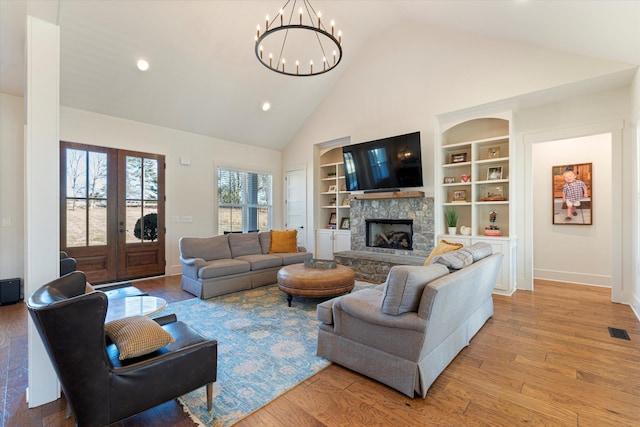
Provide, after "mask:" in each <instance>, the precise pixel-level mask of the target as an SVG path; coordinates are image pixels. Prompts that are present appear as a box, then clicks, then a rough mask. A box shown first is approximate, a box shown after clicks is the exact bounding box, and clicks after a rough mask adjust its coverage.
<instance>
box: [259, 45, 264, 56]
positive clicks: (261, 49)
mask: <svg viewBox="0 0 640 427" xmlns="http://www.w3.org/2000/svg"><path fill="white" fill-rule="evenodd" d="M263 53H264V46H262V45H260V59H262V54H263Z"/></svg>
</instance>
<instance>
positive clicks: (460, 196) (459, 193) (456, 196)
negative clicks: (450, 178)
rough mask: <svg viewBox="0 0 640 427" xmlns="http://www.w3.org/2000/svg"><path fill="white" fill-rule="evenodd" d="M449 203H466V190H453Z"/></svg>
mask: <svg viewBox="0 0 640 427" xmlns="http://www.w3.org/2000/svg"><path fill="white" fill-rule="evenodd" d="M451 201H452V202H453V203H461V202H466V201H467V190H454V191H452V192H451Z"/></svg>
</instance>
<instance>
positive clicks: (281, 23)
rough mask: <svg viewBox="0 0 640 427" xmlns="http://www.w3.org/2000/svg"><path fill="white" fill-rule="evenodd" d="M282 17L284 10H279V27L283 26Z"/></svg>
mask: <svg viewBox="0 0 640 427" xmlns="http://www.w3.org/2000/svg"><path fill="white" fill-rule="evenodd" d="M283 17H284V10H282V9H280V26H281V27H282V26H283V25H284V22H283Z"/></svg>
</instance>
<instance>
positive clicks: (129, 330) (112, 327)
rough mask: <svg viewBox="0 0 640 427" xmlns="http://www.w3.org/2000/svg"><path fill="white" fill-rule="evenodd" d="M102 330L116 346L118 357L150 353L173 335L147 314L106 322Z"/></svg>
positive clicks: (162, 345) (172, 339)
mask: <svg viewBox="0 0 640 427" xmlns="http://www.w3.org/2000/svg"><path fill="white" fill-rule="evenodd" d="M104 331H105V333H106V334H107V336H108V337H109V338H110V339H111V341H113V343H114V344H115V345H116V347H117V348H118V351H119V352H120V355H119V356H118V359H120V360H124V359H129V358H132V357H138V356H142V355H144V354H148V353H152V352H154V351H156V350H158V349H161V348H162V347H164V346H166V345H167V344H169V343H172V342H175V339H174V338H173V336H172V335H171V334H170V333H169V332H167V331H165V330H164V329H162V326H160V325H159V324H158V323H156V322H155V321H153V320H152V319H151V318H149V317H147V316H130V317H124V318H122V319H118V320H114V321H111V322H108V323H106V324H105V325H104Z"/></svg>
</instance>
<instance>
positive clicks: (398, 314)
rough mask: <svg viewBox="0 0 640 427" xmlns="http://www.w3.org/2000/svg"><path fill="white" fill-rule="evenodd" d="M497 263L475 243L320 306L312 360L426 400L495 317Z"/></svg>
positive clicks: (486, 249)
mask: <svg viewBox="0 0 640 427" xmlns="http://www.w3.org/2000/svg"><path fill="white" fill-rule="evenodd" d="M501 263H502V254H499V253H498V254H492V251H491V246H489V245H487V244H485V243H478V244H476V245H473V246H470V247H468V248H462V249H459V250H458V251H455V252H451V253H449V254H445V255H439V256H437V257H435V258H434V260H433V263H432V264H431V265H429V266H395V267H392V269H391V271H390V272H389V275H388V277H387V281H386V282H385V283H383V284H381V285H379V286H377V287H375V288H368V289H362V290H359V291H356V292H353V293H351V294H349V295H343V296H340V297H337V298H334V299H332V300H329V301H325V302H323V303H321V304H319V305H318V307H317V316H318V320H320V327H319V331H318V355H319V356H322V357H324V358H326V359H329V360H331V361H333V362H335V363H337V364H339V365H342V366H345V367H347V368H349V369H351V370H354V371H356V372H359V373H361V374H363V375H366V376H368V377H370V378H373V379H375V380H378V381H380V382H382V383H384V384H386V385H388V386H390V387H392V388H394V389H396V390H398V391H400V392H402V393H404V394H406V395H407V396H410V397H414V395H419V396H422V397H423V398H424V397H425V396H426V394H427V390H428V389H429V387H430V386H431V384H432V383H433V382H434V381H435V380H436V378H437V377H438V375H440V373H441V372H442V371H443V370H444V369H445V368H446V367H447V365H449V363H450V362H451V361H452V360H453V359H454V358H455V357H456V355H457V354H458V353H459V352H460V351H461V350H462V349H463V348H464V347H466V346H467V345H469V341H470V340H471V338H472V337H473V336H474V335H475V334H476V333H477V332H478V331H479V330H480V328H481V327H482V326H483V325H484V323H485V322H486V321H487V319H489V317H491V316H492V315H493V300H492V297H491V294H492V291H493V288H494V285H495V282H496V277H497V275H498V271H499V269H500V265H501ZM450 270H451V272H450Z"/></svg>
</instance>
